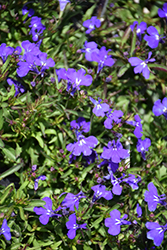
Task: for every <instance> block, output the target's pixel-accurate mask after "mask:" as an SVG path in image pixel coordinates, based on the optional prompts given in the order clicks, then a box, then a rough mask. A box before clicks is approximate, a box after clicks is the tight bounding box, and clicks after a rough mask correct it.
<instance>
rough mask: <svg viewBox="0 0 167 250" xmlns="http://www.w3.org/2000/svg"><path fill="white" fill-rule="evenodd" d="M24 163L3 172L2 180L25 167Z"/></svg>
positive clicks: (0, 177)
mask: <svg viewBox="0 0 167 250" xmlns="http://www.w3.org/2000/svg"><path fill="white" fill-rule="evenodd" d="M23 165H24V164H23V163H20V164H18V165H16V166H14V167H12V168H10V169H8V170H7V171H5V172H3V173H2V174H1V175H0V180H2V179H3V178H5V177H7V176H9V175H11V174H13V173H15V172H17V171H18V170H19V169H20V168H21V167H23Z"/></svg>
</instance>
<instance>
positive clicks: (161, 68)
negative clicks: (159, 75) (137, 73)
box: [147, 63, 167, 72]
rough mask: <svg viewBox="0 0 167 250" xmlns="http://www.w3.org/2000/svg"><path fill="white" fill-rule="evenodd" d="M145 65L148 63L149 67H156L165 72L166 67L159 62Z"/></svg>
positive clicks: (166, 70)
mask: <svg viewBox="0 0 167 250" xmlns="http://www.w3.org/2000/svg"><path fill="white" fill-rule="evenodd" d="M147 65H148V67H149V68H153V69H157V70H161V71H165V72H167V67H166V66H163V65H161V64H154V63H148V64H147Z"/></svg>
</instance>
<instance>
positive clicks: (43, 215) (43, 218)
mask: <svg viewBox="0 0 167 250" xmlns="http://www.w3.org/2000/svg"><path fill="white" fill-rule="evenodd" d="M42 200H43V201H45V202H46V204H45V205H44V208H43V207H34V209H33V211H34V212H35V213H36V214H37V215H40V217H39V221H40V222H41V223H42V224H43V225H46V224H47V223H48V222H49V218H50V217H60V216H61V215H60V214H56V213H55V211H57V209H56V210H54V211H53V210H52V200H51V199H50V198H49V197H44V198H43V199H42Z"/></svg>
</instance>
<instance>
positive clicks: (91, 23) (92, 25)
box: [83, 16, 101, 34]
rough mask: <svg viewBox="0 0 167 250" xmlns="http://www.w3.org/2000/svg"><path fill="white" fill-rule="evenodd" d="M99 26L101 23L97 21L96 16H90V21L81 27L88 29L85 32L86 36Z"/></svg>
mask: <svg viewBox="0 0 167 250" xmlns="http://www.w3.org/2000/svg"><path fill="white" fill-rule="evenodd" d="M100 25H101V22H100V20H99V19H97V17H96V16H92V17H91V19H88V20H86V21H84V22H83V26H84V27H86V28H88V30H87V31H86V34H89V33H90V32H91V31H92V30H95V28H96V27H97V28H99V27H100Z"/></svg>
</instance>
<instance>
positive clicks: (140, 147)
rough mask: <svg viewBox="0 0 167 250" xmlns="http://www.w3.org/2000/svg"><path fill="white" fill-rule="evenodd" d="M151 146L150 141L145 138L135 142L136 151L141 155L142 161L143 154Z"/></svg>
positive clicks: (144, 158)
mask: <svg viewBox="0 0 167 250" xmlns="http://www.w3.org/2000/svg"><path fill="white" fill-rule="evenodd" d="M150 146H151V140H150V139H149V138H145V139H144V140H142V139H138V142H137V146H136V147H137V151H138V152H140V153H141V156H142V158H143V160H146V157H145V152H146V151H148V148H149V147H150Z"/></svg>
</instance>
